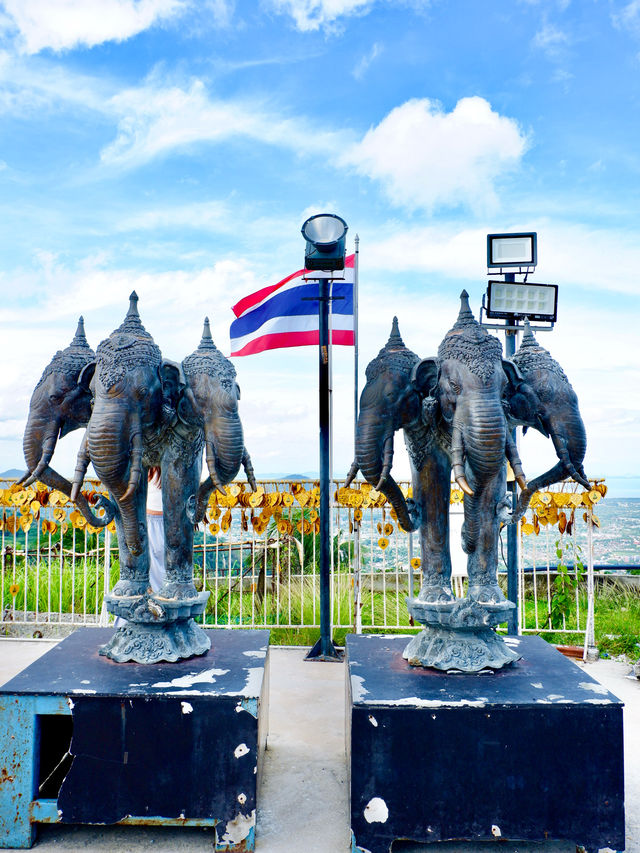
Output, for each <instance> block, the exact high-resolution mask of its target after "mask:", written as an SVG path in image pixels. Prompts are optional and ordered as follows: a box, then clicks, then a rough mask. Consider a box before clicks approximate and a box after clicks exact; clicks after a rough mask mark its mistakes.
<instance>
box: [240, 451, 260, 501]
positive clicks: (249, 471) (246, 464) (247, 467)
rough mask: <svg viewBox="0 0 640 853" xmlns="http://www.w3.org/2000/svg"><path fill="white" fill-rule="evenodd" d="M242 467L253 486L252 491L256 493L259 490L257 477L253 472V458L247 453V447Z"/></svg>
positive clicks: (243, 455)
mask: <svg viewBox="0 0 640 853" xmlns="http://www.w3.org/2000/svg"><path fill="white" fill-rule="evenodd" d="M242 467H243V468H244V472H245V474H246V475H247V481H248V483H249V485H250V486H251V491H252V492H255V491H256V489H257V488H258V486H257V484H256V475H255V473H254V470H253V465H252V464H251V457H250V456H249V454H248V453H247V449H246V447H245V449H244V452H243V454H242Z"/></svg>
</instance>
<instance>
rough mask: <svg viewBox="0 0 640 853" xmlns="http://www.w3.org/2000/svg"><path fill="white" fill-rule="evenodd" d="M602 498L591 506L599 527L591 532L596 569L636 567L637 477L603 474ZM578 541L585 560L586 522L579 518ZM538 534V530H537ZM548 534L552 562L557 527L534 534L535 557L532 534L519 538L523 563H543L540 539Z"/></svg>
mask: <svg viewBox="0 0 640 853" xmlns="http://www.w3.org/2000/svg"><path fill="white" fill-rule="evenodd" d="M605 483H606V485H607V489H608V491H607V495H606V497H605V498H604V499H603V500H601V501H599V502H598V503H597V504H596V505H595V507H594V510H593V511H594V515H596V516H597V518H598V520H599V522H600V527H599V528H594V531H593V562H594V565H595V567H596V568H606V567H613V566H617V567H620V568H629V569H631V568H634V567H635V568H638V569H640V477H606V478H605ZM578 514H579V515H580V516H581V515H582V510H577V511H576V516H578ZM577 530H578V541H579V544H580V547H581V548H582V550H583V559H586V553H585V551H586V533H585V531H586V525H585V524H583V523H582V519H581V518H580V519H579V521H578V527H577ZM541 534H542V531H541ZM546 536H548V537H549V540H550V541H549V545H548V547H549V548H550V549H551V554H550V555H549V556H550V560H551V562H552V563H554V564H555V563H556V562H557V560H556V558H555V554H554V553H553V551H554V550H555V541H556V540H557V539H558V532H557V528H554V529H553V530H551V531H549V533H548V534H547V532H546V531H545V535H544V536H543V535H541V537H538V542H537V543H535V545H537V547H538V549H539V550H538V554H537V559H536V557H535V556H534V553H533V548H534V541H533V540H534V537H533V536H526V537H524V541H523V555H522V556H523V563H524V565H525V566H527V565H531V564H532V563H534V562H535V563H538V565H539V564H540V562H541V560H542V561H543V562H544V560H545V559H546V556H545V555H543V553H541V552H542V551H543V550H544V549H543V547H541V546H543V539H545V538H546Z"/></svg>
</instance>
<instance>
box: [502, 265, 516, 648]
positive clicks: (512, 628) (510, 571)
mask: <svg viewBox="0 0 640 853" xmlns="http://www.w3.org/2000/svg"><path fill="white" fill-rule="evenodd" d="M504 280H505V281H508V282H515V280H516V276H515V273H512V272H508V273H505V276H504ZM505 324H509V321H508V320H505ZM514 325H515V321H514ZM505 335H506V340H505V355H506V356H507V358H511V357H512V356H513V355H515V351H516V338H517V335H518V332H517V331H516V330H515V329H507V330H506V331H505ZM511 438H512V439H513V442H514V444H516V446H517V429H516V428H514V429H512V430H511ZM508 489H509V491H510V492H511V509H512V512H515V509H516V506H517V503H518V484H517V483H516V481H515V477H514V479H513V481H512V482H511V483H509V484H508ZM518 526H519V525H517V524H508V525H507V598H508V599H509V601H512V602H513V603H514V604H515V605H516V606H515V608H514V609H513V610H512V611H511V614H510V615H509V619H508V620H507V634H511V635H514V634H517V633H518V621H519V617H518Z"/></svg>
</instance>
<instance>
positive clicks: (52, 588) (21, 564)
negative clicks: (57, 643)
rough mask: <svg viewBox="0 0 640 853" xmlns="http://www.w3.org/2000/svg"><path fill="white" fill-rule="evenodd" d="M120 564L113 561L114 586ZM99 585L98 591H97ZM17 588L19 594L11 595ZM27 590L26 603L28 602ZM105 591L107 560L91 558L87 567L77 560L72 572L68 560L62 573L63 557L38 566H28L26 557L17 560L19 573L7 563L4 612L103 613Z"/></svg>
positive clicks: (42, 562)
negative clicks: (13, 587) (12, 588)
mask: <svg viewBox="0 0 640 853" xmlns="http://www.w3.org/2000/svg"><path fill="white" fill-rule="evenodd" d="M119 571H120V570H119V563H118V561H117V560H113V561H112V562H111V566H110V586H113V585H114V584H115V583H116V581H117V580H118V576H119ZM96 584H97V589H96ZM12 586H17V587H18V592H17V594H16V595H15V596H14V595H12V594H11V587H12ZM25 589H26V601H25ZM103 590H104V572H103V559H102V555H101V557H100V558H99V559H98V560H97V561H96V559H95V558H93V559H92V558H88V559H87V562H86V564H84V563H83V561H81V560H76V564H75V569H74V570H72V567H71V560H70V559H69V558H68V557H65V559H64V563H63V568H62V571H61V570H60V558H59V557H56V558H54V559H52V560H51V563H49V561H48V560H44V559H42V560H40V563H39V565H38V563H37V562H36V561H35V559H34V560H31V559H30V560H29V562H28V564H27V567H26V583H25V560H24V558H23V557H21V558H17V559H16V566H15V572H14V568H13V563H9V562H7V564H6V565H5V570H4V596H3V600H2V609H3V612H4V611H7V610H13V608H14V606H15V609H16V610H27V611H30V612H35V611H36V610H37V611H38V612H41V613H42V612H48V611H51V612H54V613H84V612H85V606H86V611H87V613H93V612H97V613H98V614H99V613H100V610H101V609H102V599H103Z"/></svg>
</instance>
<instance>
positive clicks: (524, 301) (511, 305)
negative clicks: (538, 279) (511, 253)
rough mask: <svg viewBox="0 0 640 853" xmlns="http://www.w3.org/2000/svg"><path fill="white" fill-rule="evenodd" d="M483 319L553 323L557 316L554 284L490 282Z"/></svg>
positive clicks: (555, 287) (556, 294)
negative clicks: (485, 314)
mask: <svg viewBox="0 0 640 853" xmlns="http://www.w3.org/2000/svg"><path fill="white" fill-rule="evenodd" d="M486 312H487V317H490V318H492V319H496V320H523V319H524V318H525V317H528V318H529V320H544V321H545V322H547V323H555V322H556V319H557V316H558V285H557V284H534V283H533V282H531V283H527V284H520V283H518V282H507V281H490V282H489V289H488V291H487V307H486Z"/></svg>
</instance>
